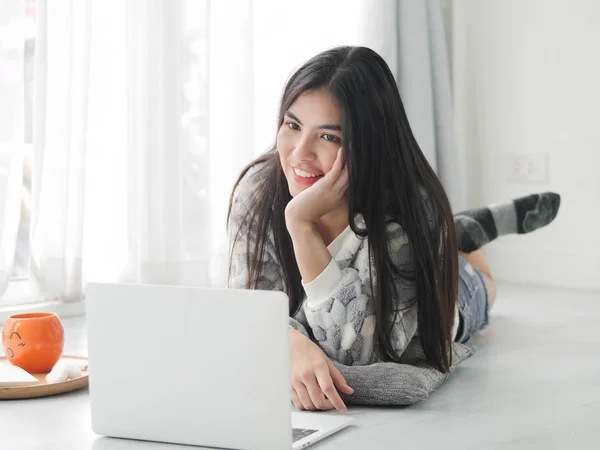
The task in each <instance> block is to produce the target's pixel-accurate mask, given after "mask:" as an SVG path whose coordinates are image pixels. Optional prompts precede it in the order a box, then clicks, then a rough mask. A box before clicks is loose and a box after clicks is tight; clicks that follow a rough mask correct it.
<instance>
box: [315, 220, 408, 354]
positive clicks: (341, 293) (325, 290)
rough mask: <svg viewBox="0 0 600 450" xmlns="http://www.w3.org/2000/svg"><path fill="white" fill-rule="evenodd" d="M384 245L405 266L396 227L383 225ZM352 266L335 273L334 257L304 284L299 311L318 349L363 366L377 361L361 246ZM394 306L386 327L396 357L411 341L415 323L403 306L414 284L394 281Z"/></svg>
mask: <svg viewBox="0 0 600 450" xmlns="http://www.w3.org/2000/svg"><path fill="white" fill-rule="evenodd" d="M387 239H388V245H389V247H390V254H391V255H392V262H393V263H394V264H396V266H397V267H401V266H403V265H406V264H410V263H411V255H410V246H409V245H408V241H407V238H406V234H405V233H404V231H403V230H402V228H401V227H400V225H398V224H396V223H392V224H390V225H389V226H388V232H387ZM359 252H361V254H360V255H358V256H357V257H356V262H355V263H354V267H352V266H351V267H347V268H344V269H341V268H340V267H339V265H338V263H337V262H336V261H335V259H332V260H331V261H330V262H329V264H328V265H327V266H326V268H325V269H324V270H323V271H322V272H321V273H320V274H319V275H318V276H317V277H316V278H315V279H314V280H312V282H310V283H306V284H305V285H304V289H305V291H306V295H307V301H306V302H305V304H304V312H305V314H306V318H307V320H308V324H309V325H310V327H311V329H312V332H313V335H314V337H315V339H316V340H317V342H318V343H319V345H320V347H321V348H323V350H324V351H325V353H326V354H327V355H328V356H329V357H330V358H332V359H334V360H336V361H339V362H340V363H342V364H345V365H365V364H371V363H373V362H376V361H377V360H378V358H377V356H376V354H375V353H374V351H373V349H374V342H375V339H377V337H376V336H375V322H376V319H375V305H374V300H373V298H372V292H371V276H372V275H374V273H373V274H371V273H370V272H369V268H368V249H367V248H366V245H365V246H364V247H363V248H361V249H360V250H359ZM394 285H395V288H396V295H397V297H396V298H392V299H389V300H390V301H392V302H393V303H394V305H395V306H396V307H397V308H398V314H397V316H396V317H395V318H390V320H394V322H393V324H392V333H391V340H392V345H393V348H394V350H395V351H396V352H398V353H399V354H401V353H402V352H403V351H404V349H405V348H406V346H407V345H408V343H409V342H410V341H411V339H412V338H413V336H414V334H415V331H416V325H417V316H416V314H417V311H416V306H411V307H409V308H405V306H406V305H408V304H409V301H410V300H411V299H412V298H413V296H414V293H415V290H414V286H411V285H408V284H407V283H405V282H403V281H402V280H400V279H398V278H394Z"/></svg>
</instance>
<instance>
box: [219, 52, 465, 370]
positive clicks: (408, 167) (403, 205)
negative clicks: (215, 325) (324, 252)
mask: <svg viewBox="0 0 600 450" xmlns="http://www.w3.org/2000/svg"><path fill="white" fill-rule="evenodd" d="M319 89H322V90H326V91H327V92H328V93H329V94H330V95H331V96H332V97H333V98H334V99H335V100H336V101H337V103H338V106H339V108H340V110H341V113H342V135H343V141H344V142H343V147H344V161H345V162H346V164H347V167H348V172H349V188H348V194H347V195H348V204H349V212H348V222H349V224H350V226H351V227H352V231H353V232H354V233H356V234H357V235H359V236H365V237H368V250H369V260H370V261H371V264H372V266H371V274H372V275H373V276H372V277H371V287H372V296H373V301H374V303H375V311H376V329H375V334H376V337H377V338H376V340H375V344H376V345H375V346H376V351H377V352H378V354H379V356H380V358H382V359H383V360H385V361H396V362H397V361H398V360H399V357H400V355H398V354H397V353H396V352H395V351H394V349H393V346H392V343H391V338H390V336H391V327H392V324H393V321H394V318H395V314H398V301H397V300H398V297H397V292H395V291H396V289H395V285H394V283H393V278H394V277H402V278H403V280H404V281H406V282H407V283H411V284H412V285H413V286H414V288H415V289H414V292H415V298H414V299H412V301H413V302H416V303H417V310H418V314H417V315H418V332H419V336H420V339H421V344H422V346H423V350H424V352H425V355H426V357H427V359H428V361H429V362H430V364H432V365H433V366H434V367H436V368H437V369H438V370H440V371H443V372H447V371H448V370H449V367H450V365H451V362H452V351H451V340H452V338H451V334H452V326H453V321H454V310H455V305H456V297H457V292H458V256H457V255H458V243H457V239H456V234H455V229H454V220H453V217H452V211H451V207H450V203H449V201H448V198H447V195H446V193H445V191H444V188H443V187H442V185H441V183H440V181H439V180H438V178H437V176H436V175H435V173H434V171H433V170H432V168H431V166H430V165H429V163H428V162H427V160H426V158H425V156H424V155H423V153H422V151H421V149H420V148H419V145H418V144H417V142H416V140H415V138H414V136H413V134H412V131H411V129H410V126H409V123H408V119H407V117H406V113H405V111H404V106H403V104H402V101H401V99H400V94H399V92H398V88H397V86H396V82H395V80H394V77H393V75H392V73H391V72H390V69H389V67H388V66H387V64H386V63H385V61H384V60H383V59H382V58H381V57H380V56H379V55H378V54H377V53H376V52H374V51H373V50H371V49H368V48H365V47H337V48H334V49H331V50H327V51H325V52H323V53H320V54H319V55H317V56H315V57H313V58H312V59H310V60H309V61H307V62H306V63H305V64H304V65H302V66H301V67H300V68H299V69H298V70H297V71H296V72H295V73H294V74H293V75H292V76H291V78H290V79H289V80H288V83H287V85H286V87H285V91H284V93H283V98H282V101H281V106H280V110H279V120H278V128H279V127H281V125H282V123H283V119H284V114H285V112H286V111H287V110H288V109H289V108H290V106H291V105H292V103H294V101H295V100H296V99H297V98H298V97H299V96H300V95H301V94H302V93H304V92H307V91H314V90H319ZM259 163H260V165H259V169H258V171H257V173H256V175H255V176H256V177H257V180H259V181H258V184H257V187H256V189H255V191H254V192H253V195H252V204H251V206H250V207H249V208H248V210H247V213H246V216H245V217H244V220H243V222H244V224H245V227H244V230H245V231H247V230H248V229H250V230H251V234H252V235H253V236H256V237H257V238H256V239H254V240H253V241H252V242H251V241H250V240H248V248H247V253H246V260H247V263H248V267H249V274H248V278H247V281H246V287H247V288H248V289H254V288H256V284H257V281H258V279H259V277H260V275H261V272H262V270H263V264H262V261H263V254H264V247H265V243H266V242H267V239H268V236H269V233H270V232H272V233H273V239H274V243H275V248H276V252H277V259H278V263H279V264H280V267H281V270H282V273H283V278H284V279H283V285H284V290H285V292H286V293H287V295H288V297H289V299H290V315H293V314H295V313H296V312H297V311H298V309H299V308H300V307H301V305H302V300H303V298H304V291H303V288H302V284H301V276H300V272H299V269H298V266H297V264H296V259H295V256H294V250H293V246H292V240H291V237H290V235H289V233H288V232H287V228H286V225H285V216H284V212H285V207H286V205H287V204H288V202H289V201H290V200H291V198H292V197H291V195H290V192H289V190H288V184H287V181H286V178H285V175H284V173H283V170H282V167H281V164H280V161H279V157H278V154H277V151H276V148H275V146H273V148H271V149H270V150H269V151H268V152H266V153H265V154H264V155H262V156H261V157H259V158H258V159H257V160H255V161H253V162H252V163H251V164H250V165H249V166H248V167H246V169H245V170H244V171H243V172H242V174H241V176H240V178H239V179H238V182H237V183H236V187H237V185H238V184H239V181H240V180H241V179H242V178H243V177H244V175H245V174H246V172H247V171H248V170H249V169H250V167H253V166H255V165H257V164H259ZM234 191H235V188H234ZM232 201H233V195H232V200H231V202H230V205H229V213H230V214H231V207H232ZM358 214H361V215H362V216H363V218H364V225H365V227H364V229H363V228H359V227H358V226H357V224H356V223H355V220H354V218H355V217H356V216H357V215H358ZM390 218H391V220H394V221H396V222H398V223H399V224H400V225H401V226H402V228H403V229H404V231H405V232H406V234H407V237H408V241H409V244H410V249H411V254H412V260H413V261H412V262H413V264H412V265H411V267H410V268H409V270H406V268H400V267H397V266H395V265H394V264H393V263H392V258H391V256H390V249H389V247H388V243H387V240H386V229H387V225H388V222H389V220H390ZM240 230H241V228H240ZM240 230H238V233H239V232H240ZM237 237H238V236H236V237H235V238H234V239H237ZM413 304H414V303H413Z"/></svg>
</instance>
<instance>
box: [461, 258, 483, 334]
mask: <svg viewBox="0 0 600 450" xmlns="http://www.w3.org/2000/svg"><path fill="white" fill-rule="evenodd" d="M457 306H458V316H459V320H460V325H459V327H458V335H457V336H456V341H457V342H461V343H465V342H467V341H468V340H469V339H471V336H473V334H475V333H476V332H477V331H479V330H482V329H484V328H485V327H487V326H488V324H489V317H488V312H489V303H488V289H487V285H486V283H485V277H484V276H483V274H482V273H481V272H479V270H477V269H476V268H475V267H473V266H472V265H471V264H469V263H468V262H467V261H466V260H465V259H464V258H463V257H462V256H461V255H459V256H458V300H457Z"/></svg>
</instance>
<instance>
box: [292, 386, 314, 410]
mask: <svg viewBox="0 0 600 450" xmlns="http://www.w3.org/2000/svg"><path fill="white" fill-rule="evenodd" d="M294 389H295V391H296V394H298V399H299V400H300V403H301V404H302V407H303V408H304V409H306V410H308V411H313V410H315V409H316V408H315V405H314V404H313V402H312V400H311V399H310V395H309V394H308V391H307V390H306V386H304V384H302V383H298V384H297V385H295V386H294Z"/></svg>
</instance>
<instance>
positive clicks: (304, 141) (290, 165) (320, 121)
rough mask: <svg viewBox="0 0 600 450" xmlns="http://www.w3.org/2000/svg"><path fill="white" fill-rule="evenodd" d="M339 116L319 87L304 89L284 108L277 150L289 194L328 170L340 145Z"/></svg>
mask: <svg viewBox="0 0 600 450" xmlns="http://www.w3.org/2000/svg"><path fill="white" fill-rule="evenodd" d="M341 117H342V116H341V112H340V109H339V108H338V106H337V104H336V102H335V100H334V99H333V98H332V97H331V96H330V95H329V94H328V93H327V92H326V91H323V90H317V91H307V92H304V93H303V94H301V95H300V96H299V97H298V98H297V99H296V101H295V102H294V103H292V105H291V106H290V108H289V109H288V110H287V111H286V112H285V116H284V118H283V123H282V124H281V127H280V128H279V132H278V133H277V152H278V153H279V160H280V162H281V167H282V168H283V171H284V174H285V177H286V179H287V182H288V186H289V190H290V194H291V195H292V197H295V196H296V195H298V194H299V193H300V192H302V191H303V190H304V189H307V188H308V187H309V186H311V185H313V184H314V183H316V182H317V181H318V180H319V179H320V178H321V177H322V176H323V175H325V174H326V173H327V172H329V171H330V170H331V168H332V166H333V163H334V162H335V158H336V156H337V152H338V149H339V148H340V147H341V146H342V133H341V130H342V127H341Z"/></svg>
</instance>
